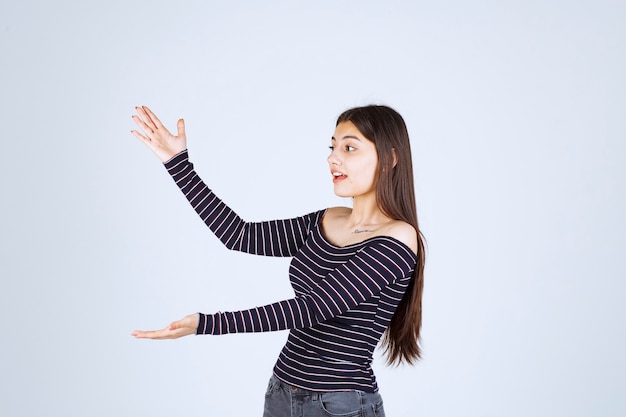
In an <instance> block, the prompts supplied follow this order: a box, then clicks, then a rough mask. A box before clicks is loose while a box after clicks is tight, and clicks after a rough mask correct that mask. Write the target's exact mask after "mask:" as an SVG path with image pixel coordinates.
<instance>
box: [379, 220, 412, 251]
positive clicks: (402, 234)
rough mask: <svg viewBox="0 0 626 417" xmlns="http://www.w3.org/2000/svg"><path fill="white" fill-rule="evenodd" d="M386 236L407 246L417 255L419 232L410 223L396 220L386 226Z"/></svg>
mask: <svg viewBox="0 0 626 417" xmlns="http://www.w3.org/2000/svg"><path fill="white" fill-rule="evenodd" d="M384 234H385V235H387V236H391V237H392V238H394V239H396V240H399V241H400V242H402V243H404V244H405V245H407V246H408V247H409V248H410V249H411V250H412V251H413V253H417V231H416V230H415V228H414V227H413V226H411V225H410V224H409V223H407V222H404V221H402V220H394V221H392V222H390V223H389V224H388V225H387V226H385V230H384Z"/></svg>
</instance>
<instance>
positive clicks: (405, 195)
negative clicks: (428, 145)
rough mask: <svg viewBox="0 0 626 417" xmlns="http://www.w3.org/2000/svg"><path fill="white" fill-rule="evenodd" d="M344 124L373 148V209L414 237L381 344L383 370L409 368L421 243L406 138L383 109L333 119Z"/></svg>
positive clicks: (398, 120) (416, 348) (416, 334)
mask: <svg viewBox="0 0 626 417" xmlns="http://www.w3.org/2000/svg"><path fill="white" fill-rule="evenodd" d="M347 121H350V122H352V123H353V124H354V125H355V126H356V128H357V129H358V130H359V132H361V133H362V134H363V136H365V137H366V138H367V139H369V140H371V141H372V142H374V144H375V145H376V151H377V153H378V176H377V181H376V201H377V203H378V208H379V209H380V210H381V211H382V212H383V213H384V214H385V215H386V216H388V217H390V218H392V219H396V220H402V221H405V222H407V223H409V224H410V225H412V226H413V227H414V228H415V231H416V233H417V265H416V267H415V271H414V273H413V277H412V279H411V282H410V284H409V286H408V288H407V290H406V292H405V294H404V296H403V297H402V300H401V301H400V304H399V305H398V308H397V309H396V311H395V313H394V315H393V317H392V318H391V322H390V323H389V326H388V327H387V330H386V331H385V334H384V335H383V339H382V347H383V349H384V351H385V353H386V355H387V363H388V364H390V365H393V364H400V363H402V362H407V363H409V364H412V363H414V362H415V361H417V360H418V359H419V358H420V357H421V354H422V349H421V347H420V342H421V339H420V330H421V327H422V292H423V289H424V261H425V243H424V236H423V235H422V233H421V232H420V229H419V226H418V223H417V209H416V206H415V188H414V183H413V162H412V159H411V146H410V143H409V133H408V131H407V128H406V124H405V123H404V119H403V118H402V116H400V114H399V113H398V112H396V111H395V110H394V109H392V108H390V107H387V106H377V105H370V106H364V107H356V108H353V109H349V110H346V111H345V112H343V113H342V114H341V115H340V116H339V117H338V118H337V124H339V123H341V122H347ZM394 163H395V165H394Z"/></svg>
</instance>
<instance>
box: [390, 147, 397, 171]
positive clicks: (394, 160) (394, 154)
mask: <svg viewBox="0 0 626 417" xmlns="http://www.w3.org/2000/svg"><path fill="white" fill-rule="evenodd" d="M391 152H392V153H393V165H392V166H391V167H392V168H395V167H396V164H397V163H398V151H396V148H391Z"/></svg>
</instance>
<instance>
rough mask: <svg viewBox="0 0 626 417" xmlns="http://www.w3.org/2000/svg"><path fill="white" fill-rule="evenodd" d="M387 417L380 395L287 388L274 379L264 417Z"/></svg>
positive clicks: (267, 395)
mask: <svg viewBox="0 0 626 417" xmlns="http://www.w3.org/2000/svg"><path fill="white" fill-rule="evenodd" d="M357 416H358V417H385V412H384V411H383V400H382V398H381V396H380V394H379V393H377V392H376V393H371V392H363V391H341V392H315V391H308V390H304V389H300V388H297V387H293V386H291V385H289V384H285V383H284V382H282V381H280V380H279V379H278V378H276V377H275V376H273V375H272V377H271V378H270V382H269V383H268V385H267V392H266V393H265V408H264V411H263V417H357Z"/></svg>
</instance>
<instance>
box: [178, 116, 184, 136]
mask: <svg viewBox="0 0 626 417" xmlns="http://www.w3.org/2000/svg"><path fill="white" fill-rule="evenodd" d="M176 128H177V129H178V136H180V137H185V121H184V120H183V119H178V123H176Z"/></svg>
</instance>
